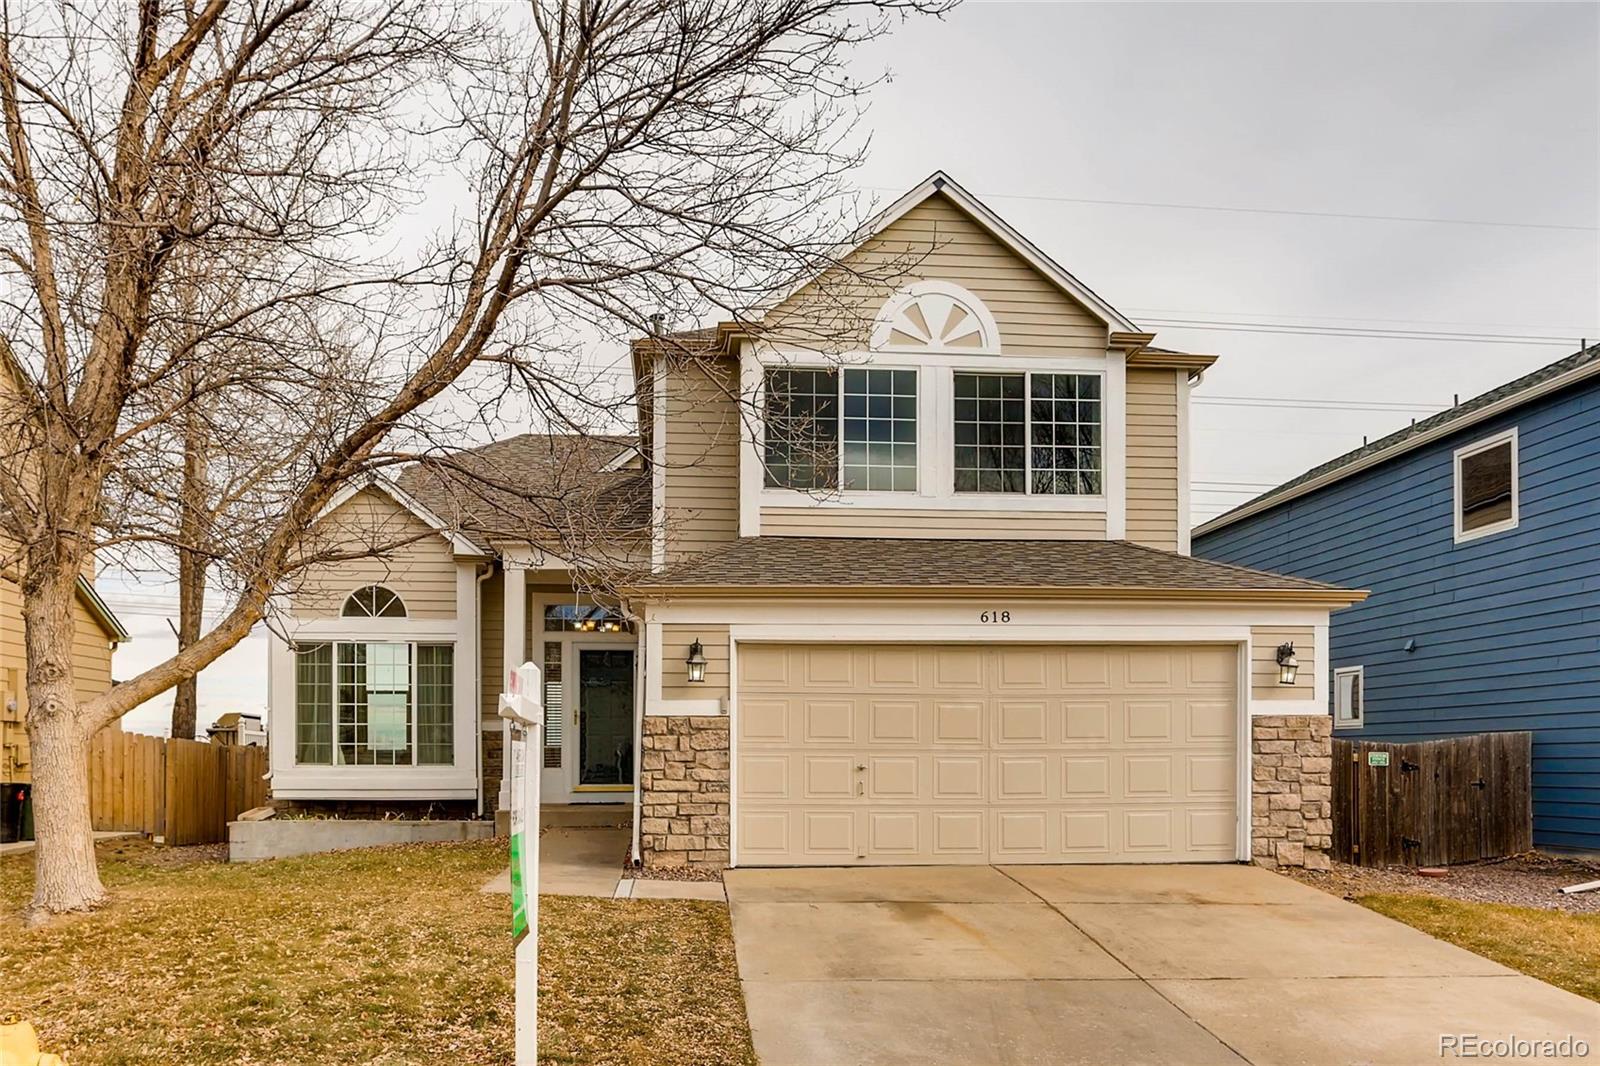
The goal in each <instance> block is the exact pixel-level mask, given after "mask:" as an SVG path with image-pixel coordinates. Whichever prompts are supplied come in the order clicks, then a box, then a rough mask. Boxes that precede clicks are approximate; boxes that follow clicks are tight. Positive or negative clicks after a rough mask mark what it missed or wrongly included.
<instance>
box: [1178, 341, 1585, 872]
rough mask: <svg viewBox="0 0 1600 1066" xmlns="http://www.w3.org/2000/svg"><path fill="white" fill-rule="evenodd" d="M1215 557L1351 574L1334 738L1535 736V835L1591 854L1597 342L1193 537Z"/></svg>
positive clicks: (1543, 842) (1341, 631) (1315, 573)
mask: <svg viewBox="0 0 1600 1066" xmlns="http://www.w3.org/2000/svg"><path fill="white" fill-rule="evenodd" d="M1195 546H1196V551H1197V552H1199V553H1200V554H1202V555H1204V556H1205V557H1206V558H1209V559H1217V560H1222V561H1226V562H1230V563H1239V564H1242V565H1245V566H1266V567H1272V568H1273V569H1282V570H1287V571H1290V572H1293V573H1296V574H1301V575H1303V576H1305V577H1310V578H1315V579H1318V580H1322V581H1333V582H1340V583H1344V582H1352V583H1359V584H1360V585H1361V586H1362V587H1364V588H1368V589H1371V590H1372V596H1371V598H1370V599H1368V600H1367V601H1366V602H1365V603H1363V604H1361V605H1360V606H1359V607H1355V608H1353V609H1351V610H1349V611H1345V612H1342V613H1341V614H1340V615H1339V616H1338V618H1337V620H1336V622H1335V624H1334V626H1333V628H1332V630H1331V633H1330V637H1329V641H1330V644H1329V663H1330V665H1331V666H1332V668H1333V687H1332V690H1331V691H1330V693H1329V702H1330V707H1331V710H1332V713H1333V727H1334V730H1335V731H1336V733H1337V735H1340V736H1350V737H1360V738H1365V739H1374V740H1429V739H1435V738H1439V737H1450V736H1461V735H1465V734H1472V733H1485V732H1495V731H1501V730H1517V731H1523V730H1525V731H1528V732H1530V733H1532V734H1533V839H1534V843H1535V844H1536V845H1538V846H1539V847H1541V848H1558V849H1567V850H1573V851H1583V852H1600V659H1597V657H1596V653H1597V652H1600V610H1597V609H1596V605H1597V602H1600V600H1597V597H1596V594H1597V593H1600V345H1590V346H1589V347H1587V348H1586V349H1584V350H1581V351H1578V352H1574V353H1573V354H1571V355H1569V356H1567V357H1566V358H1564V359H1560V360H1557V361H1556V362H1554V363H1551V364H1550V365H1548V366H1545V367H1542V368H1540V369H1538V370H1535V371H1533V372H1532V373H1530V374H1526V375H1524V376H1523V377H1520V378H1517V379H1516V380H1514V381H1508V382H1506V383H1505V384H1503V385H1500V386H1498V387H1496V388H1493V389H1490V390H1489V391H1488V392H1485V393H1483V394H1482V395H1479V396H1475V397H1473V398H1471V399H1469V400H1466V401H1464V402H1462V403H1459V404H1456V405H1455V406H1453V407H1451V408H1449V409H1448V410H1445V411H1441V412H1440V413H1439V414H1436V415H1434V416H1433V417H1431V418H1426V419H1423V420H1422V421H1419V422H1416V423H1414V424H1413V425H1410V426H1407V427H1405V428H1404V429H1402V430H1400V431H1399V432H1396V433H1391V434H1389V435H1388V436H1385V437H1381V438H1379V439H1377V440H1374V441H1372V442H1371V443H1369V444H1366V445H1365V446H1363V447H1361V448H1357V449H1355V450H1354V451H1351V452H1347V453H1345V454H1344V455H1341V456H1338V457H1337V458H1335V459H1331V460H1329V461H1328V462H1326V463H1322V464H1320V465H1318V466H1316V467H1314V468H1312V469H1311V470H1308V471H1306V472H1305V473H1304V474H1302V475H1300V476H1299V477H1297V478H1294V479H1293V480H1290V481H1288V482H1286V483H1284V484H1282V485H1279V486H1278V487H1277V488H1274V489H1271V490H1269V491H1268V492H1265V493H1262V494H1261V495H1260V496H1258V497H1257V498H1255V499H1254V500H1250V501H1249V502H1247V503H1244V504H1242V505H1240V506H1239V507H1236V508H1234V509H1233V510H1231V511H1229V512H1228V513H1226V514H1223V515H1219V516H1217V517H1216V518H1213V519H1211V520H1210V521H1209V522H1206V523H1205V524H1204V525H1202V526H1201V527H1200V528H1199V529H1198V530H1196V531H1195Z"/></svg>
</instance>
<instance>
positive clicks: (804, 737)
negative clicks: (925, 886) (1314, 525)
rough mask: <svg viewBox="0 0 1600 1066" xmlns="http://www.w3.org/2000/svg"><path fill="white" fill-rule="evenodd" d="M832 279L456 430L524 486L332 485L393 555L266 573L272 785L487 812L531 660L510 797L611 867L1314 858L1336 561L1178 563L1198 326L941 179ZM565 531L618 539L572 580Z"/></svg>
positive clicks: (1322, 787) (355, 520)
mask: <svg viewBox="0 0 1600 1066" xmlns="http://www.w3.org/2000/svg"><path fill="white" fill-rule="evenodd" d="M886 261H895V262H901V261H903V262H904V263H905V264H907V265H906V266H905V268H904V269H903V270H902V271H900V272H899V274H898V276H896V277H895V279H894V280H893V281H892V282H886V283H882V284H878V283H875V282H873V281H870V280H864V279H871V278H874V277H876V274H875V272H874V271H873V270H870V269H867V268H866V267H865V266H863V268H862V269H860V270H859V271H856V270H855V269H854V265H855V264H881V263H883V262H886ZM835 271H836V273H837V272H842V273H843V274H844V275H846V281H845V282H844V283H840V281H839V278H838V277H837V276H835V277H832V278H830V277H829V276H828V275H826V274H825V275H823V276H821V277H819V278H814V279H808V280H806V281H805V282H804V283H802V284H800V285H798V286H797V287H796V288H795V290H794V291H792V292H790V293H786V294H784V295H783V296H782V298H780V299H777V300H775V301H774V302H773V303H772V304H771V305H770V306H769V307H767V308H764V309H762V310H760V311H758V312H756V313H753V314H752V315H750V316H747V317H746V318H745V319H744V320H742V321H741V322H739V323H727V324H722V325H718V326H716V327H713V328H709V329H704V330H696V331H691V332H688V333H677V334H670V335H663V336H652V337H648V338H644V339H642V340H640V341H638V342H636V343H635V345H634V347H633V357H634V369H635V373H636V379H637V381H638V382H639V386H640V387H639V390H638V392H639V425H640V430H641V432H640V434H639V436H638V437H637V438H636V439H634V438H627V439H624V438H588V437H584V438H569V437H545V436H529V437H519V438H514V439H512V440H508V441H501V442H497V443H495V444H491V445H489V446H487V447H486V448H481V449H476V450H474V451H471V452H465V453H462V454H461V455H459V456H457V457H456V459H455V463H456V464H457V465H458V466H459V465H460V464H474V465H476V466H478V467H480V468H482V469H489V470H492V471H494V472H495V474H494V477H493V478H490V479H487V480H490V481H495V482H497V483H499V484H502V485H504V484H508V483H509V484H515V485H517V486H518V487H519V489H520V488H527V489H528V490H529V492H528V493H527V495H531V496H532V497H534V498H537V499H539V500H547V501H549V505H548V506H538V507H533V508H530V507H529V505H528V503H527V500H526V499H520V498H519V499H516V500H512V499H511V498H509V494H503V493H496V492H495V491H492V490H490V491H483V490H481V489H477V490H467V489H464V488H461V486H460V482H459V476H458V473H456V472H453V471H449V470H444V469H426V468H418V469H415V470H412V471H410V472H408V473H407V474H406V475H405V477H403V478H402V479H401V481H400V483H399V484H398V485H391V484H386V483H382V482H370V483H364V484H362V485H360V486H353V487H352V488H351V489H350V490H349V491H348V492H347V493H346V494H345V495H344V497H343V498H341V499H340V500H339V501H337V506H335V507H333V508H330V511H329V513H328V515H327V519H326V526H327V528H328V530H330V531H337V532H336V533H333V534H331V535H338V536H348V535H350V531H351V530H358V531H359V533H358V535H359V536H362V537H364V538H367V540H368V542H369V543H371V544H374V545H378V544H380V543H389V544H394V545H396V546H397V547H396V548H395V550H393V551H387V552H384V553H381V554H380V555H379V556H378V557H376V558H374V559H373V560H371V561H370V562H369V563H365V564H362V565H359V566H352V565H350V564H341V565H340V566H339V567H337V568H324V569H317V570H313V571H311V572H309V573H308V574H307V575H305V577H304V578H303V579H302V580H301V581H300V582H298V583H297V586H296V587H295V588H293V589H288V590H286V592H285V597H286V601H287V610H286V620H285V624H284V625H283V627H282V628H283V630H284V635H283V637H282V638H281V639H280V638H277V637H275V638H274V648H273V652H272V655H273V666H272V709H273V713H272V716H271V719H272V720H271V730H272V736H273V743H272V750H273V790H274V794H275V795H276V796H278V797H279V798H282V799H298V800H306V801H315V800H330V799H336V800H341V801H351V800H358V801H359V800H368V801H373V802H376V803H380V804H385V803H387V804H394V803H398V802H402V801H433V802H446V803H456V804H461V805H466V804H476V805H477V806H478V807H479V809H480V810H481V811H483V812H487V811H488V810H489V809H490V808H491V807H492V806H496V805H498V806H500V807H503V806H504V796H503V789H502V788H501V786H500V781H499V776H500V773H499V761H500V754H499V753H500V751H501V746H502V741H501V726H500V723H499V722H498V721H497V720H496V719H495V717H494V711H495V695H496V693H497V692H498V691H499V690H500V688H502V687H503V686H504V684H505V682H504V677H505V674H506V667H507V666H508V665H510V664H515V663H519V662H521V661H524V660H528V659H531V660H533V661H535V662H538V663H540V664H541V665H542V666H543V667H544V671H545V672H544V678H545V683H544V692H543V698H544V707H545V713H546V720H547V725H546V732H545V737H544V744H543V758H542V766H543V767H544V773H543V790H544V792H543V799H544V800H546V801H547V802H557V803H567V802H584V801H604V800H613V801H621V802H625V803H631V804H632V805H633V808H634V826H635V845H634V846H635V854H636V857H637V858H639V859H641V860H642V861H643V862H645V863H646V864H647V865H684V864H690V865H710V866H722V865H730V864H731V865H805V864H815V865H866V864H912V863H987V862H1012V863H1025V862H1180V861H1181V862H1192V861H1222V862H1232V861H1248V860H1249V859H1251V858H1252V857H1254V858H1257V859H1259V860H1262V861H1266V862H1272V863H1278V864H1284V865H1299V864H1302V863H1305V864H1311V865H1316V864H1319V863H1320V862H1321V861H1323V859H1322V849H1324V848H1325V847H1326V845H1327V843H1328V835H1329V817H1330V813H1331V812H1330V805H1329V802H1328V801H1329V790H1328V781H1329V776H1328V775H1329V769H1330V768H1329V749H1328V743H1329V742H1328V737H1329V726H1328V715H1327V709H1326V708H1327V671H1326V663H1327V634H1328V617H1329V612H1330V611H1331V610H1333V609H1337V608H1339V607H1343V606H1345V605H1347V604H1350V603H1352V602H1355V601H1358V600H1359V599H1360V598H1361V596H1362V593H1360V592H1356V591H1352V590H1349V589H1344V588H1340V587H1337V586H1334V585H1330V584H1325V583H1321V582H1317V581H1311V580H1306V579H1301V578H1292V577H1284V576H1280V575H1276V574H1270V573H1263V572H1260V571H1255V570H1247V569H1244V568H1241V567H1237V566H1230V565H1224V564H1219V563H1211V562H1203V561H1201V560H1197V559H1194V558H1192V557H1191V556H1190V554H1189V544H1188V535H1187V530H1188V528H1189V516H1188V499H1187V491H1186V485H1187V480H1188V476H1187V464H1188V440H1187V435H1188V430H1187V425H1188V414H1187V412H1188V397H1189V391H1190V389H1191V387H1192V386H1193V384H1194V382H1195V380H1196V379H1197V378H1198V377H1199V375H1200V374H1201V372H1203V371H1204V370H1205V368H1206V367H1208V366H1210V365H1211V363H1212V362H1213V361H1214V357H1213V356H1209V355H1196V354H1189V353H1183V352H1175V351H1170V350H1167V349H1162V348H1156V347H1153V346H1152V341H1153V339H1154V338H1153V335H1151V334H1149V333H1146V332H1142V331H1140V330H1139V329H1138V327H1137V326H1135V325H1134V324H1133V323H1132V322H1130V321H1129V320H1128V319H1127V318H1126V317H1125V316H1123V315H1122V314H1120V313H1119V312H1118V311H1117V310H1116V309H1115V308H1113V307H1112V306H1110V305H1109V304H1108V303H1107V302H1106V301H1105V300H1104V299H1102V298H1101V297H1099V296H1098V295H1096V294H1095V293H1094V292H1093V291H1092V290H1090V289H1089V288H1088V287H1087V286H1085V285H1084V284H1083V283H1082V282H1080V281H1078V280H1077V279H1076V278H1075V277H1073V276H1072V275H1071V274H1070V273H1068V272H1067V271H1066V270H1065V269H1063V268H1062V267H1061V266H1060V265H1059V264H1058V263H1056V262H1055V261H1053V260H1052V259H1050V258H1049V257H1048V256H1046V255H1045V254H1044V253H1042V252H1041V251H1040V250H1039V249H1038V248H1036V247H1035V246H1034V245H1033V244H1031V243H1030V242H1029V241H1027V240H1026V239H1025V238H1023V237H1022V236H1021V235H1020V234H1018V233H1017V232H1015V231H1014V230H1013V229H1012V228H1011V227H1010V226H1008V225H1007V224H1006V223H1005V222H1004V221H1003V220H1001V219H1000V218H999V217H998V216H996V215H995V214H994V213H993V212H992V211H991V210H990V209H989V208H987V207H986V206H985V205H984V204H982V203H980V202H979V201H978V200H976V199H975V198H974V197H972V196H971V195H970V194H968V193H967V192H966V191H965V190H963V189H961V188H960V187H959V186H958V185H957V184H956V183H955V182H953V181H951V180H950V179H949V178H948V177H946V176H945V175H943V174H935V175H934V176H933V177H931V178H929V179H928V180H927V181H926V182H924V183H923V184H921V185H919V186H918V187H917V188H915V189H913V190H912V191H911V192H909V193H908V194H906V195H905V196H904V197H902V198H901V199H900V200H899V201H897V202H896V203H894V204H893V205H891V206H890V207H889V208H888V209H887V210H886V211H885V212H884V213H883V214H882V215H881V216H880V217H879V218H878V219H877V220H876V222H875V223H874V224H873V226H872V227H871V228H870V229H869V231H868V232H867V233H866V234H865V236H864V237H863V239H862V240H861V241H860V242H859V243H858V244H857V245H855V246H854V247H852V248H851V249H848V250H847V251H846V252H844V253H843V254H842V258H841V261H840V264H839V266H838V267H836V268H835ZM841 309H843V310H846V311H850V312H852V313H850V314H845V315H842V316H841V315H840V314H839V312H840V310H841ZM823 319H830V320H832V321H836V322H837V321H843V322H851V323H859V324H860V325H859V328H855V327H851V328H852V330H853V332H849V333H847V334H846V335H844V336H842V337H841V336H840V335H838V334H837V333H836V332H835V333H829V332H827V331H825V330H820V329H818V328H816V324H817V322H818V321H820V320H823ZM824 336H826V338H827V343H826V344H824V343H821V342H819V341H818V339H817V338H819V337H824ZM562 485H565V486H567V487H568V488H569V489H571V490H573V491H576V490H578V489H579V488H581V489H582V490H583V491H584V492H586V493H587V495H586V496H585V498H584V500H585V502H584V503H582V504H581V505H578V506H577V507H576V508H575V507H574V505H573V504H572V502H571V496H570V493H564V492H562V491H560V490H559V487H560V486H562ZM452 488H456V489H457V490H458V491H451V490H452ZM556 501H560V502H559V503H557V502H556ZM575 509H576V510H577V511H580V512H581V514H579V515H577V516H576V517H574V515H573V512H574V510H575ZM564 523H570V524H571V525H572V526H573V527H574V528H580V529H581V530H585V531H587V533H588V535H589V536H591V537H593V536H594V531H596V530H606V531H609V533H610V536H609V537H601V538H596V544H597V548H596V550H597V551H598V550H600V549H599V547H598V544H599V542H600V541H601V540H604V541H605V542H606V543H607V544H608V545H609V549H610V550H611V551H612V552H613V553H615V555H616V556H617V557H618V558H622V559H626V560H630V561H631V564H632V566H631V570H630V571H629V573H628V576H626V577H625V578H623V579H621V580H619V581H617V582H615V583H613V584H612V585H611V586H610V587H611V588H612V590H613V593H614V594H613V595H611V596H605V595H598V594H596V593H595V592H594V582H593V581H592V580H589V579H586V578H585V576H584V574H583V573H582V570H583V567H584V565H585V564H584V563H583V561H582V558H580V557H587V556H588V553H587V552H574V551H572V550H570V549H569V550H567V551H566V552H565V554H566V555H567V556H569V557H571V558H572V559H574V560H577V569H573V568H570V567H569V563H568V561H566V560H564V559H563V558H562V557H561V555H562V553H561V552H559V551H556V550H553V549H552V548H551V546H550V545H551V544H552V543H553V542H554V538H553V536H552V535H551V534H552V532H553V531H554V529H555V527H557V526H562V525H563V524H564ZM541 530H543V531H544V532H543V533H541ZM563 532H564V533H567V534H570V530H565V529H564V530H563ZM571 539H572V538H571V536H570V535H567V536H565V537H564V539H563V542H565V543H569V544H570V543H571ZM402 545H403V546H402ZM580 590H582V591H580ZM508 651H509V654H507V653H508Z"/></svg>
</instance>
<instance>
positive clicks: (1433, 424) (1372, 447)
mask: <svg viewBox="0 0 1600 1066" xmlns="http://www.w3.org/2000/svg"><path fill="white" fill-rule="evenodd" d="M1596 361H1600V344H1591V345H1590V346H1589V347H1587V348H1584V349H1582V350H1580V351H1576V352H1574V353H1572V354H1571V355H1569V356H1567V357H1566V358H1564V359H1557V360H1556V361H1555V362H1553V363H1551V364H1550V365H1549V366H1544V367H1540V368H1539V369H1538V370H1535V371H1533V372H1532V373H1531V374H1524V375H1523V376H1522V377H1520V378H1517V379H1516V380H1515V381H1508V382H1506V383H1505V384H1504V385H1499V386H1496V387H1495V388H1492V389H1490V390H1489V391H1488V392H1485V393H1483V394H1481V395H1478V396H1474V397H1472V399H1470V400H1467V401H1466V402H1465V403H1459V404H1457V405H1456V406H1454V407H1452V408H1450V409H1449V410H1447V411H1440V412H1439V413H1438V414H1436V415H1432V416H1430V417H1428V418H1424V419H1422V420H1421V421H1418V422H1413V423H1411V425H1409V426H1407V427H1405V428H1404V429H1402V430H1398V431H1397V432H1394V433H1391V434H1389V435H1388V436H1387V437H1379V438H1378V439H1377V440H1375V441H1373V442H1371V443H1370V444H1364V445H1362V446H1361V447H1359V448H1355V449H1353V450H1351V451H1348V452H1345V453H1344V454H1343V455H1341V456H1338V457H1336V458H1333V459H1329V460H1328V461H1327V462H1325V463H1323V464H1321V465H1320V466H1314V467H1312V468H1311V469H1310V470H1307V471H1306V472H1305V473H1303V474H1301V475H1300V476H1299V477H1296V478H1291V479H1290V480H1288V481H1285V482H1284V483H1283V484H1281V485H1279V486H1277V487H1276V488H1271V489H1268V490H1267V491H1266V492H1263V493H1262V494H1261V495H1259V496H1256V497H1253V498H1252V499H1249V500H1246V501H1245V502H1244V503H1241V504H1240V505H1239V506H1237V507H1235V508H1233V509H1232V510H1230V511H1226V512H1224V513H1222V514H1220V515H1218V516H1217V517H1216V518H1213V519H1210V520H1209V521H1207V522H1206V523H1204V525H1205V526H1207V527H1209V528H1216V527H1217V526H1219V525H1226V524H1228V520H1229V518H1230V516H1232V515H1234V514H1236V513H1237V512H1239V511H1243V510H1245V509H1246V508H1251V509H1257V508H1259V507H1260V505H1261V504H1263V503H1268V502H1270V501H1271V500H1273V499H1274V498H1276V497H1278V496H1287V495H1289V494H1290V493H1291V492H1293V490H1294V489H1296V488H1298V487H1299V486H1301V485H1304V484H1305V483H1306V482H1308V481H1315V480H1317V479H1318V478H1321V477H1323V476H1324V475H1326V474H1331V473H1334V472H1335V471H1337V470H1339V469H1340V468H1342V467H1346V466H1351V465H1353V464H1355V463H1357V462H1359V461H1360V460H1362V459H1365V458H1367V457H1368V456H1370V455H1376V454H1377V453H1379V452H1384V451H1388V450H1389V449H1391V448H1394V447H1395V446H1397V445H1400V444H1403V443H1405V442H1406V441H1407V440H1409V439H1411V438H1413V437H1416V436H1420V435H1422V434H1424V433H1431V432H1433V431H1434V430H1436V429H1441V428H1446V427H1448V426H1449V425H1450V423H1452V422H1458V421H1462V420H1465V419H1467V418H1470V417H1471V416H1472V415H1473V414H1474V413H1476V412H1478V411H1481V410H1483V409H1484V408H1485V407H1490V406H1493V405H1494V404H1497V403H1499V402H1500V401H1501V400H1504V399H1507V398H1509V397H1512V396H1515V395H1516V394H1517V393H1519V392H1524V391H1526V390H1528V389H1531V388H1534V387H1535V386H1538V385H1542V384H1544V383H1545V382H1547V381H1551V380H1553V379H1555V378H1558V377H1560V376H1561V375H1563V374H1565V373H1567V372H1569V371H1572V370H1576V369H1578V368H1579V367H1582V366H1587V365H1588V364H1590V363H1594V362H1596Z"/></svg>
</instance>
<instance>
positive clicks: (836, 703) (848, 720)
mask: <svg viewBox="0 0 1600 1066" xmlns="http://www.w3.org/2000/svg"><path fill="white" fill-rule="evenodd" d="M798 735H799V736H800V738H801V739H802V740H803V741H804V742H805V743H806V744H808V745H812V746H815V745H819V744H828V745H834V746H838V745H846V746H850V747H853V746H855V742H856V736H857V730H856V701H855V700H851V699H830V700H816V699H811V700H802V701H801V703H800V728H799V730H798Z"/></svg>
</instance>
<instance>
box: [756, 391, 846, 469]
mask: <svg viewBox="0 0 1600 1066" xmlns="http://www.w3.org/2000/svg"><path fill="white" fill-rule="evenodd" d="M764 413H765V428H766V446H765V455H764V459H765V465H766V468H767V469H766V484H767V487H769V488H783V489H833V488H837V487H838V485H839V468H838V462H839V374H838V371H835V370H790V369H771V370H768V371H767V373H766V406H765V412H764Z"/></svg>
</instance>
